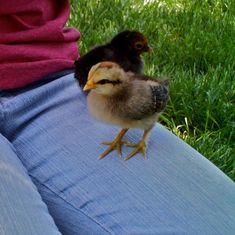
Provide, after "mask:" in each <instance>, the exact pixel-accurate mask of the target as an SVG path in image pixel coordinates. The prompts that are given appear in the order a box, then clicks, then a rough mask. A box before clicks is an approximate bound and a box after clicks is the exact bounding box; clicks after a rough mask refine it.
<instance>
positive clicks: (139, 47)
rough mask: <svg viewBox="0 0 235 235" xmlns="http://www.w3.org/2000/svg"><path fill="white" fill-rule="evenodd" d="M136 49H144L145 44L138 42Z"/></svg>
mask: <svg viewBox="0 0 235 235" xmlns="http://www.w3.org/2000/svg"><path fill="white" fill-rule="evenodd" d="M135 48H136V49H142V48H143V43H142V42H136V43H135Z"/></svg>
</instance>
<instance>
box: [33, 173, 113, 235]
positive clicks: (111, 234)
mask: <svg viewBox="0 0 235 235" xmlns="http://www.w3.org/2000/svg"><path fill="white" fill-rule="evenodd" d="M29 176H30V177H31V178H32V179H33V180H34V181H37V182H38V183H39V184H40V185H42V186H43V187H45V188H47V189H48V190H49V191H51V192H52V193H53V194H55V195H56V196H57V197H59V198H60V199H61V200H63V201H64V202H66V203H67V204H69V205H70V206H71V207H72V208H74V209H75V210H77V211H80V212H81V213H82V214H84V215H85V216H86V217H88V218H89V219H91V220H92V221H93V222H94V223H96V224H97V225H98V226H100V227H101V228H102V229H104V230H105V231H106V232H107V233H108V234H110V235H113V233H112V232H110V231H108V230H107V228H105V227H104V226H102V225H101V224H100V223H98V222H97V221H96V220H95V219H94V218H92V217H90V216H89V215H87V214H86V213H85V212H84V211H82V210H79V209H78V208H76V207H75V206H74V205H73V204H72V203H70V202H69V201H67V200H66V199H65V198H63V197H61V196H60V195H59V194H57V193H56V192H54V191H53V190H52V189H50V188H49V187H48V186H46V185H44V184H42V183H41V182H40V181H39V180H38V179H36V178H35V177H34V176H32V175H31V174H29ZM45 204H46V203H45Z"/></svg>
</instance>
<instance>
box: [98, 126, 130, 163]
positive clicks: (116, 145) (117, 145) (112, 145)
mask: <svg viewBox="0 0 235 235" xmlns="http://www.w3.org/2000/svg"><path fill="white" fill-rule="evenodd" d="M127 131H128V129H127V128H123V129H122V130H121V131H120V132H119V133H118V135H117V136H116V138H115V139H114V140H113V141H112V142H102V144H106V145H109V147H108V148H107V149H106V150H105V151H104V152H103V153H102V154H101V155H100V157H99V159H102V158H104V157H106V156H107V155H108V154H109V153H110V152H112V151H113V150H115V149H116V150H117V152H118V155H119V156H121V155H122V145H123V144H126V142H125V141H122V138H123V136H124V135H125V133H126V132H127Z"/></svg>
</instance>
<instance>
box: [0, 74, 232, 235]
mask: <svg viewBox="0 0 235 235" xmlns="http://www.w3.org/2000/svg"><path fill="white" fill-rule="evenodd" d="M0 99H1V105H2V107H1V111H0V112H1V113H0V117H1V124H2V125H0V128H1V129H0V131H1V133H2V135H4V136H5V138H7V141H8V142H9V144H10V145H12V146H13V147H14V149H15V154H14V157H15V158H19V159H20V160H21V162H22V164H23V165H24V167H25V168H26V169H27V171H28V175H29V176H30V177H31V179H32V180H33V182H34V184H35V185H36V186H37V189H38V191H39V193H40V194H41V197H42V200H43V201H44V202H45V203H46V205H47V207H48V210H49V212H50V214H51V215H52V217H53V219H54V221H55V223H56V225H57V227H58V228H59V230H60V232H61V233H62V234H65V235H77V234H78V235H90V234H91V235H92V234H94V235H103V234H117V235H129V234H130V235H137V234H138V235H158V234H159V235H166V234H167V235H168V234H169V235H171V234H175V235H184V234H200V235H204V234H205V235H208V234H209V235H210V234H211V235H232V234H234V231H235V184H234V182H232V181H231V180H230V179H229V178H228V177H227V176H226V175H224V174H223V173H222V172H221V171H220V170H219V169H218V168H217V167H215V166H214V165H213V164H212V163H211V162H209V161H208V160H207V159H205V158H204V157H203V156H202V155H200V154H199V153H198V152H197V151H195V150H194V149H192V148H191V147H190V146H188V145H187V144H185V143H184V142H183V141H182V140H180V139H179V138H177V137H176V136H174V135H173V134H172V133H170V132H169V131H167V130H166V129H165V128H164V127H163V126H161V125H160V124H157V125H156V126H155V128H154V130H153V131H152V133H151V136H150V139H149V143H148V160H144V159H143V156H141V155H138V156H135V157H134V158H132V159H131V160H129V161H127V162H126V161H123V159H121V158H119V157H118V156H117V154H116V153H115V152H112V153H111V154H110V155H108V156H107V157H106V158H104V159H103V160H98V156H99V154H100V153H102V151H104V150H105V148H106V146H104V145H101V144H100V142H102V141H108V140H112V139H113V138H114V136H115V135H116V134H117V132H118V131H119V128H117V127H113V126H108V125H105V124H102V123H99V122H97V121H95V120H94V119H93V118H92V117H91V116H90V115H89V114H88V112H87V107H86V96H85V95H84V94H83V92H82V91H81V90H80V89H79V87H78V85H77V84H76V82H75V80H74V78H73V74H68V75H65V76H62V77H59V78H53V79H50V78H49V79H48V80H44V81H43V82H41V83H38V84H36V85H35V84H34V85H32V86H29V87H27V88H25V89H18V90H15V91H5V92H2V93H1V98H0ZM141 134H142V133H141V131H140V130H134V129H131V130H129V131H128V132H127V134H126V136H125V139H127V140H129V141H131V142H137V141H138V140H139V138H140V137H141ZM5 144H6V143H1V145H5ZM1 145H0V149H1V151H2V148H3V147H2V146H1ZM128 152H130V148H127V147H124V148H123V155H124V156H125V155H126V154H127V153H128ZM12 157H13V156H12ZM7 158H8V153H6V154H5V158H4V159H7ZM9 158H10V157H9ZM10 164H13V167H14V165H15V163H14V162H13V163H11V161H10V160H9V165H10ZM1 173H2V172H0V174H1ZM25 177H26V178H27V175H25ZM15 178H16V179H15V182H17V176H15ZM15 182H14V181H10V182H6V183H4V182H3V184H7V183H8V184H11V185H12V187H14V184H15ZM7 188H8V187H7V185H5V186H4V190H7ZM15 190H16V191H17V190H18V189H17V188H16V189H15ZM28 190H29V194H30V193H32V192H31V191H34V189H33V187H32V188H29V189H28ZM15 195H17V193H16V194H15ZM24 196H25V197H26V198H27V196H28V195H27V192H25V191H24V192H23V194H22V198H24ZM12 197H13V198H12V199H11V200H12V201H13V203H12V204H11V203H8V205H7V206H8V207H10V210H12V211H14V210H16V211H17V210H18V208H19V205H17V204H14V195H12ZM1 200H2V199H1ZM3 200H5V199H4V198H3ZM35 202H37V203H41V204H42V202H40V199H39V198H37V200H36V199H35ZM22 204H23V205H24V207H25V208H26V209H25V213H28V214H29V215H31V214H34V213H35V214H37V213H40V208H39V212H38V211H37V208H35V212H33V211H30V212H27V207H28V203H27V201H22ZM1 207H4V203H3V202H2V204H1ZM1 211H2V210H1ZM22 213H23V212H22ZM7 214H8V213H7V212H6V213H5V212H4V213H3V214H2V213H1V215H0V217H3V218H5V217H6V216H8V215H7ZM46 217H49V215H47V216H45V219H46ZM0 221H1V220H0ZM14 221H15V223H19V224H20V223H21V220H20V218H18V217H16V218H15V219H14ZM7 223H11V222H10V221H7ZM31 223H32V224H31V226H34V223H35V221H34V220H32V221H31ZM6 228H7V227H6ZM36 228H37V226H36V225H35V229H36ZM45 229H47V228H45ZM48 229H49V228H48ZM19 231H20V230H19ZM48 231H49V230H48ZM3 232H5V233H6V234H10V235H11V234H14V233H8V231H7V230H4V227H3ZM3 234H4V233H3ZM15 234H24V235H25V234H26V233H20V232H19V233H15ZM35 234H37V233H35ZM41 234H53V233H51V232H44V233H41Z"/></svg>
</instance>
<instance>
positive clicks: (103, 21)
mask: <svg viewBox="0 0 235 235" xmlns="http://www.w3.org/2000/svg"><path fill="white" fill-rule="evenodd" d="M71 4H72V14H71V19H70V21H69V25H70V26H73V27H76V28H78V29H79V31H80V32H81V39H80V40H79V47H80V53H81V54H84V53H85V52H87V51H88V50H89V49H90V48H91V47H92V46H94V45H97V44H100V43H104V42H107V41H109V40H110V39H111V38H112V37H113V36H114V35H115V34H116V33H117V32H120V31H122V30H124V29H134V30H139V31H141V32H143V33H144V34H145V35H146V36H147V37H148V39H149V42H150V44H151V46H152V47H153V49H154V53H153V54H151V55H144V60H145V70H144V71H145V74H148V75H151V76H155V77H158V76H162V75H163V76H168V77H169V78H170V81H171V86H170V96H171V100H170V102H169V104H168V108H167V109H166V110H165V112H164V113H163V114H162V115H161V119H160V122H161V123H162V124H163V125H164V126H166V127H167V128H168V129H169V130H171V131H172V132H173V133H175V134H176V135H177V136H179V137H180V138H182V139H183V140H184V141H186V142H187V143H188V144H190V145H191V146H193V147H194V148H195V149H197V150H198V151H199V152H200V153H202V154H203V155H204V156H205V157H207V158H208V159H209V160H211V161H212V162H213V163H214V164H215V165H217V166H218V167H219V168H220V169H221V170H222V171H223V172H225V173H226V174H227V175H228V176H229V177H230V178H232V179H233V180H235V1H234V0H191V1H187V0H174V1H173V0H165V1H164V0H162V1H157V0H148V1H147V0H145V1H143V0H136V1H131V0H113V1H110V0H98V1H97V0H96V1H95V0H90V1H85V0H72V1H71Z"/></svg>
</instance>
